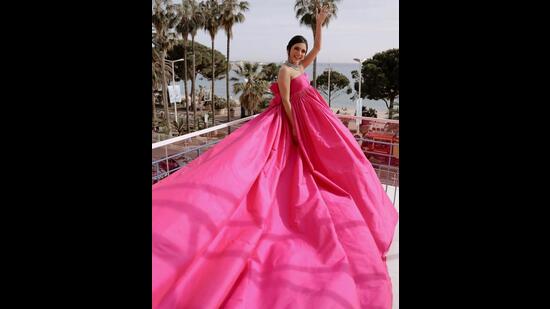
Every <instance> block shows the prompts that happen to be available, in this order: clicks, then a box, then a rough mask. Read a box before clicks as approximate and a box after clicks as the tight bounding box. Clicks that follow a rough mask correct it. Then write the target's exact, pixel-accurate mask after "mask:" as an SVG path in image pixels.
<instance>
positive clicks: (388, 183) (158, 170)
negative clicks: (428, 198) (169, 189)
mask: <svg viewBox="0 0 550 309" xmlns="http://www.w3.org/2000/svg"><path fill="white" fill-rule="evenodd" d="M258 115H259V114H257V115H253V116H249V117H246V118H242V119H238V120H235V121H231V122H229V123H223V124H220V125H216V126H214V127H211V128H207V129H203V130H199V131H196V132H192V133H188V134H185V135H182V136H178V137H174V138H170V139H167V140H164V141H160V142H156V143H153V144H152V151H153V161H152V174H153V175H152V183H155V182H157V181H158V180H160V179H162V178H164V177H166V176H168V175H170V174H172V173H174V172H175V171H177V170H179V169H180V168H182V167H183V166H185V165H186V164H188V163H189V162H191V161H192V160H193V159H195V158H196V157H198V156H200V155H201V153H203V152H205V151H207V150H208V149H209V148H211V147H213V146H214V145H215V144H217V143H218V142H220V141H221V140H222V139H223V138H225V136H227V130H222V129H225V128H228V127H231V128H232V129H231V131H234V129H233V127H237V128H238V127H239V126H241V125H242V124H243V123H245V122H247V121H250V120H251V119H253V118H255V117H257V116H258ZM336 116H337V117H338V118H339V119H340V120H342V122H343V123H344V125H346V126H347V127H348V129H350V131H351V133H352V134H353V135H354V137H355V139H356V140H357V142H358V143H359V145H360V146H361V149H362V150H363V153H364V154H365V156H366V157H367V159H368V160H369V162H370V163H371V164H372V166H373V168H374V169H375V171H376V173H377V175H378V178H379V179H380V181H381V182H382V184H383V186H384V188H385V190H386V193H387V194H388V196H389V197H390V199H392V201H393V203H394V204H396V202H397V200H398V198H399V121H398V120H389V119H379V118H370V117H360V116H351V115H341V114H337V115H336ZM352 120H355V121H352ZM220 133H221V134H220ZM162 150H164V151H162Z"/></svg>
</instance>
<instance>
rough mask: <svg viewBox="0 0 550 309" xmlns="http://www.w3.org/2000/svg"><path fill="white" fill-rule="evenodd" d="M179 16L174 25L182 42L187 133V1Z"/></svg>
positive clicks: (189, 16) (188, 21)
mask: <svg viewBox="0 0 550 309" xmlns="http://www.w3.org/2000/svg"><path fill="white" fill-rule="evenodd" d="M179 15H180V22H179V23H178V24H177V25H176V30H177V31H178V32H179V33H180V34H181V37H182V40H183V44H182V46H183V53H182V54H181V55H183V57H182V58H183V59H185V61H184V64H183V66H184V68H183V69H182V70H181V71H182V72H183V74H182V76H183V78H182V79H183V89H184V95H185V97H184V102H185V126H186V128H187V132H189V131H190V130H189V102H188V97H189V93H188V91H187V45H188V44H187V40H188V39H189V23H190V19H191V9H190V5H189V2H188V1H182V2H181V5H180V7H179ZM178 132H179V130H178Z"/></svg>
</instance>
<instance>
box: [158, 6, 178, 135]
mask: <svg viewBox="0 0 550 309" xmlns="http://www.w3.org/2000/svg"><path fill="white" fill-rule="evenodd" d="M178 21H179V16H178V14H177V8H176V6H175V5H174V4H172V1H171V0H155V4H154V5H153V16H152V23H153V26H154V27H155V30H156V33H155V42H156V46H158V48H159V50H160V65H161V72H165V71H166V68H165V63H164V62H165V59H166V52H167V51H168V49H170V48H171V47H172V45H173V44H174V37H173V36H171V34H170V33H169V30H170V29H172V28H174V26H175V25H176V24H177V23H178ZM161 79H162V102H163V104H164V114H165V118H166V124H167V126H168V130H167V131H168V134H169V135H170V134H171V128H170V119H169V117H170V114H169V112H168V100H167V96H168V87H167V82H166V74H161Z"/></svg>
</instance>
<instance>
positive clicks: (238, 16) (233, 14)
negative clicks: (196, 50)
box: [221, 0, 249, 122]
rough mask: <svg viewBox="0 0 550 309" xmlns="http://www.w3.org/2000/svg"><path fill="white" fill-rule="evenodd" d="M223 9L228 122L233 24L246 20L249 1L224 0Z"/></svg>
mask: <svg viewBox="0 0 550 309" xmlns="http://www.w3.org/2000/svg"><path fill="white" fill-rule="evenodd" d="M222 5H223V11H222V22H221V24H222V26H223V29H224V30H225V34H226V36H227V65H226V67H225V90H226V103H227V122H230V121H231V113H230V112H229V110H230V108H229V45H230V41H231V39H232V38H233V31H232V28H233V25H234V24H237V23H242V22H243V21H244V14H243V12H245V11H248V6H249V4H248V2H247V1H238V0H224V1H223V4H222Z"/></svg>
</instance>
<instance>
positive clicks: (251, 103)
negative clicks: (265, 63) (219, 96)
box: [231, 62, 269, 118]
mask: <svg viewBox="0 0 550 309" xmlns="http://www.w3.org/2000/svg"><path fill="white" fill-rule="evenodd" d="M233 71H234V72H235V73H237V75H239V76H240V77H241V78H236V77H232V78H231V80H232V81H236V83H235V84H233V93H234V94H239V93H240V92H242V94H241V96H240V98H239V101H240V102H241V106H242V107H244V109H246V110H248V111H249V112H251V113H253V112H254V111H255V110H256V109H257V107H258V104H259V103H260V102H261V101H262V97H263V95H264V94H265V93H266V92H267V87H268V85H269V83H268V81H266V80H263V79H262V72H261V70H260V66H259V64H257V63H250V62H244V63H243V64H242V65H237V69H235V70H233ZM241 79H244V82H238V81H239V80H241ZM243 116H244V115H241V118H242V117H243Z"/></svg>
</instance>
